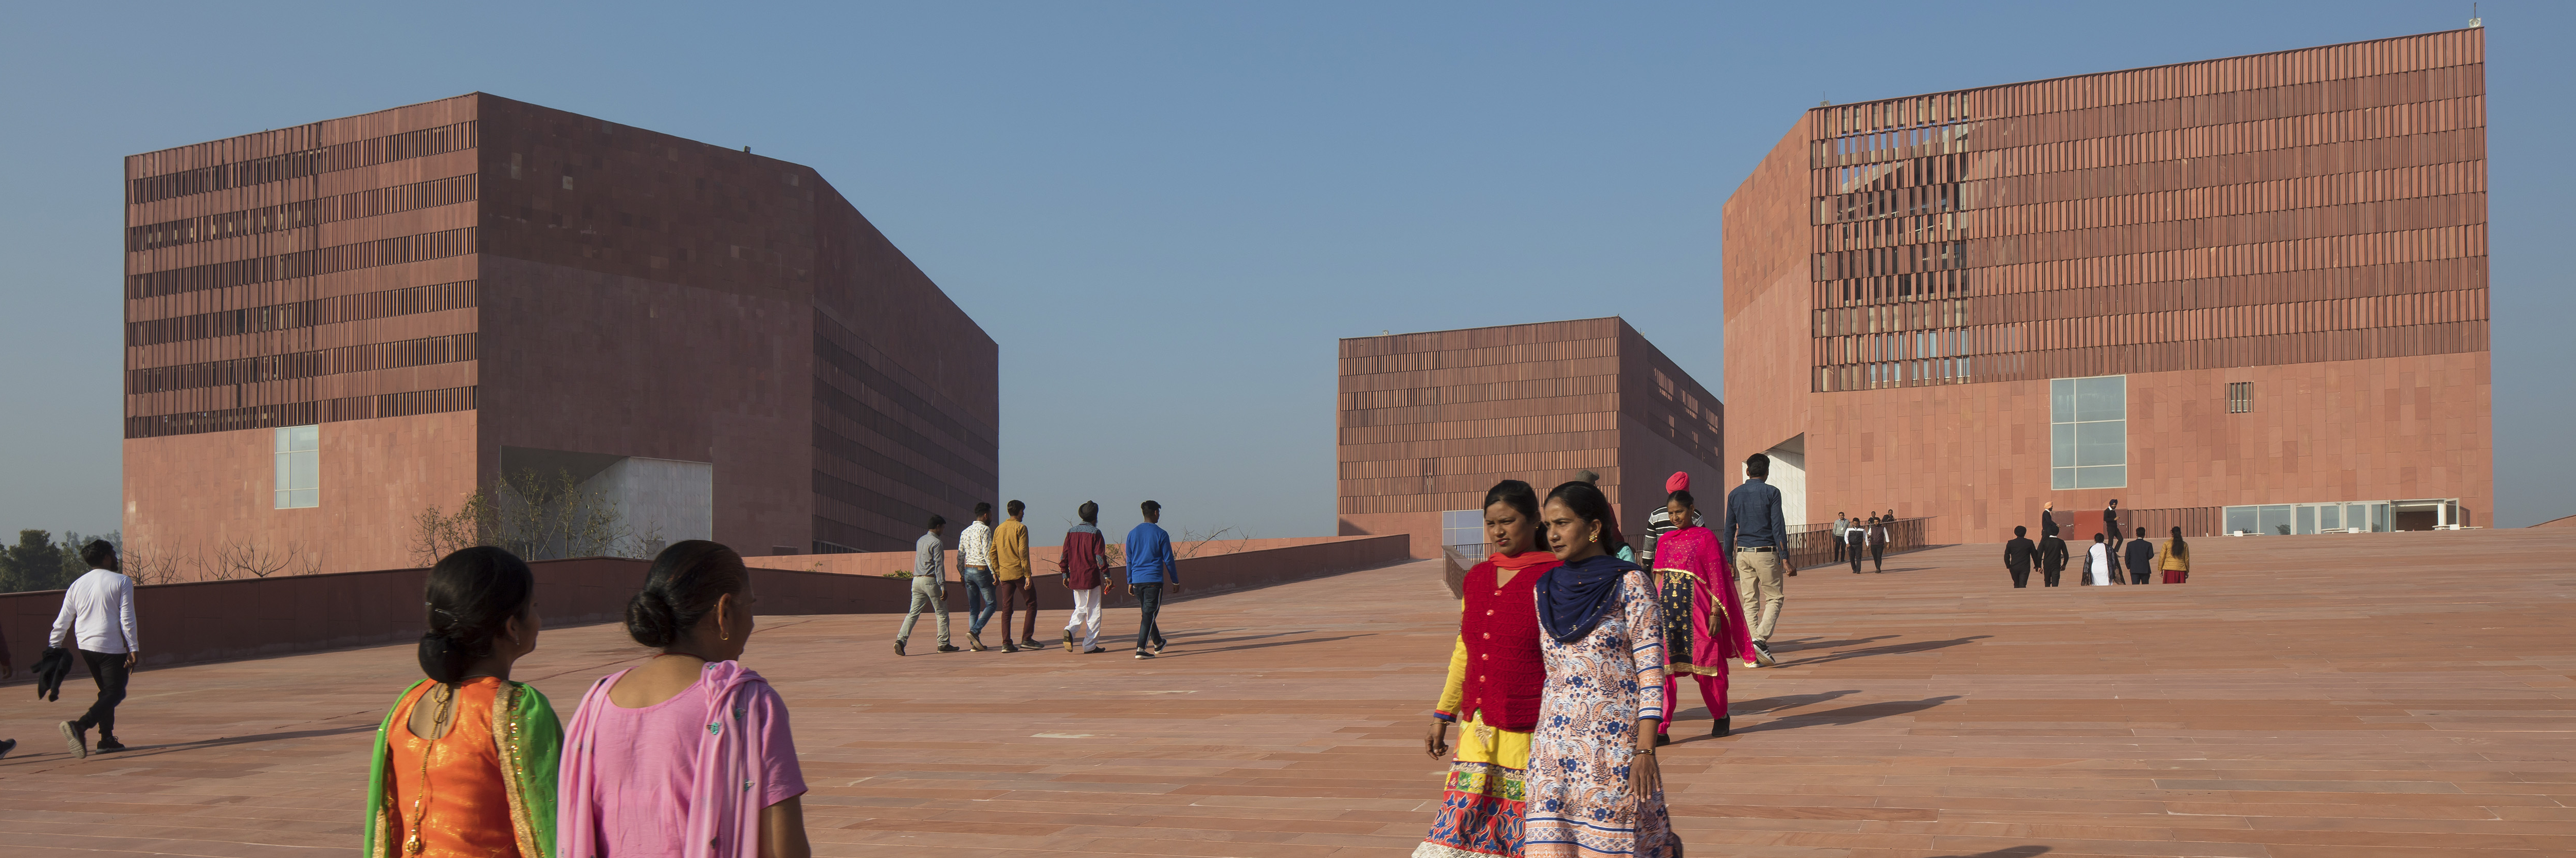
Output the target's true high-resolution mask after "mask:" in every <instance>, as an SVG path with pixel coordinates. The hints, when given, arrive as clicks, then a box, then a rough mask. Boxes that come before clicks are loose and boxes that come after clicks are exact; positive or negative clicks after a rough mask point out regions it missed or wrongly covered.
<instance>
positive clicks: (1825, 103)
mask: <svg viewBox="0 0 2576 858" xmlns="http://www.w3.org/2000/svg"><path fill="white" fill-rule="evenodd" d="M1816 96H1817V100H1816V106H1817V107H1832V106H1834V100H1833V98H1832V97H1831V96H1828V95H1826V94H1824V93H1821V92H1819V93H1816Z"/></svg>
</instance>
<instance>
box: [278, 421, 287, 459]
mask: <svg viewBox="0 0 2576 858" xmlns="http://www.w3.org/2000/svg"><path fill="white" fill-rule="evenodd" d="M286 433H287V427H284V426H280V427H278V428H277V452H280V453H283V452H286V451H287V446H286Z"/></svg>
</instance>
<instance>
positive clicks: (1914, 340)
mask: <svg viewBox="0 0 2576 858" xmlns="http://www.w3.org/2000/svg"><path fill="white" fill-rule="evenodd" d="M2484 45H2485V42H2484V35H2483V31H2481V30H2476V29H2471V30H2462V31H2454V32H2443V33H2431V34H2426V35H2420V36H2408V37H2403V38H2395V39H2383V40H2378V41H2371V42H2358V43H2353V44H2345V45H2332V46H2327V47H2320V48H2308V49H2302V50H2294V51H2284V52H2280V53H2273V54H2262V55H2257V56H2247V57H2234V58H2229V59H2220V60H2209V61H2205V62H2194V63H2185V64H2181V65H2174V66H2164V67H2159V68H2148V69H2137V70H2131V71H2119V72H2106V73H2102V74H2092V75H2083V76H2078V77H2069V78H2060V79H2056V80H2044V81H2036V82H2031V83H2017V84H2008V85H2003V86H1994V87H1987V88H1982V89H1970V90H1961V91H1956V92H1943V93H1934V94H1931V95H1920V96H1910V97H1904V98H1891V99H1885V100H1880V101H1870V102H1863V103H1858V104H1844V105H1832V106H1825V107H1818V108H1816V109H1813V110H1809V111H1807V112H1806V114H1805V115H1804V116H1802V117H1800V118H1799V120H1798V122H1797V123H1796V124H1795V125H1794V126H1793V127H1792V128H1791V129H1790V131H1789V133H1788V135H1787V136H1786V137H1785V138H1783V139H1782V140H1781V141H1780V143H1779V145H1778V146H1777V147H1776V148H1774V149H1773V150H1772V152H1771V154H1770V156H1769V157H1768V158H1767V159H1765V160H1764V161H1763V162H1762V164H1761V165H1760V166H1759V167H1757V168H1756V169H1755V170H1754V172H1753V174H1752V176H1751V177H1750V178H1748V179H1747V180H1746V181H1745V182H1744V184H1743V185H1742V187H1740V188H1739V189H1738V190H1737V191H1736V193H1735V195H1734V196H1733V197H1732V198H1731V199H1729V200H1728V201H1727V205H1726V210H1725V231H1726V270H1725V278H1726V281H1725V298H1726V373H1727V379H1726V381H1727V385H1726V389H1727V393H1728V395H1729V396H1730V398H1731V399H1732V400H1733V401H1734V403H1735V404H1736V406H1737V407H1736V408H1735V410H1734V413H1733V414H1732V415H1731V416H1732V417H1733V418H1734V419H1733V425H1731V426H1730V427H1728V428H1729V433H1728V441H1729V450H1728V453H1727V456H1728V458H1730V459H1736V458H1741V457H1742V456H1744V455H1745V454H1747V453H1751V452H1755V451H1759V450H1763V449H1766V448H1779V447H1795V448H1798V449H1801V450H1803V451H1804V452H1805V454H1806V458H1805V462H1804V465H1805V468H1806V471H1807V475H1806V480H1807V483H1806V485H1807V494H1808V497H1807V498H1806V508H1807V509H1808V510H1809V511H1810V516H1809V517H1810V518H1815V517H1819V516H1827V517H1829V516H1831V515H1832V514H1833V513H1834V512H1835V511H1848V512H1850V513H1853V514H1855V515H1860V514H1865V513H1866V512H1867V511H1870V510H1883V509H1887V508H1890V507H1894V508H1896V509H1897V511H1898V513H1899V514H1901V515H1907V516H1916V515H1928V516H1936V518H1935V519H1934V520H1933V521H1932V522H1931V527H1932V534H1931V535H1932V538H1934V539H1937V540H1944V541H1994V540H2000V539H2004V538H2008V537H2009V536H2010V533H2009V531H2010V529H2011V527H2012V526H2013V525H2016V524H2027V525H2036V524H2037V519H2038V512H2037V511H2038V509H2039V507H2040V505H2041V504H2042V503H2045V502H2050V501H2054V502H2055V503H2056V505H2057V507H2058V509H2059V510H2061V511H2067V512H2073V511H2078V510H2082V511H2098V510H2100V509H2101V508H2102V507H2103V506H2104V505H2105V503H2106V502H2108V501H2110V500H2112V499H2117V500H2118V501H2119V502H2120V505H2121V506H2122V507H2124V508H2128V509H2131V510H2153V511H2155V512H2154V514H2153V515H2150V516H2146V517H2147V518H2151V519H2153V520H2154V521H2155V522H2157V523H2159V524H2161V523H2165V522H2172V523H2175V524H2185V523H2188V525H2189V528H2188V531H2187V532H2191V533H2203V532H2234V531H2240V530H2242V531H2248V532H2261V533H2278V532H2316V531H2322V530H2327V529H2335V528H2344V527H2356V526H2357V527H2362V528H2364V529H2388V528H2389V527H2390V526H2392V525H2395V526H2399V527H2407V526H2424V525H2430V524H2436V523H2450V522H2457V521H2459V520H2461V519H2462V518H2464V517H2465V518H2467V519H2468V520H2470V521H2472V522H2475V521H2478V520H2481V519H2483V518H2484V517H2485V516H2487V515H2489V514H2490V513H2491V510H2490V506H2491V504H2492V503H2493V500H2492V498H2493V489H2492V480H2493V454H2492V451H2491V444H2492V441H2491V434H2490V418H2489V386H2488V377H2489V375H2488V353H2487V258H2486V257H2487V251H2486V220H2487V216H2486V213H2487V207H2486V136H2485V135H2486V102H2485V98H2484V92H2485V68H2486V67H2485V61H2484V56H2485V50H2484ZM2137 518H2138V517H2135V516H2133V517H2132V518H2131V521H2132V522H2135V521H2136V520H2137ZM2097 520H2098V519H2097ZM2034 529H2035V528H2034ZM2079 530H2080V531H2081V532H2079V533H2077V534H2075V537H2076V538H2078V539H2088V538H2089V537H2090V535H2091V532H2092V531H2091V529H2084V528H2079ZM2157 531H2158V533H2157V535H2159V536H2161V535H2162V531H2163V527H2158V528H2157Z"/></svg>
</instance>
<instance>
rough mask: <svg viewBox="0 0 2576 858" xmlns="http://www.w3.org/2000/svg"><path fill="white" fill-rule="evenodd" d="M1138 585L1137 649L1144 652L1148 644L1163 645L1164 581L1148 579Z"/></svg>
mask: <svg viewBox="0 0 2576 858" xmlns="http://www.w3.org/2000/svg"><path fill="white" fill-rule="evenodd" d="M1135 586H1136V607H1137V609H1138V610H1137V617H1136V651H1137V652H1144V651H1145V646H1146V645H1147V644H1152V645H1154V646H1162V645H1163V625H1162V623H1161V622H1160V620H1161V619H1162V613H1163V582H1161V581H1148V582H1145V583H1143V584H1137V585H1135Z"/></svg>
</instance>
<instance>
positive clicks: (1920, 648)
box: [1780, 635, 1994, 667]
mask: <svg viewBox="0 0 2576 858" xmlns="http://www.w3.org/2000/svg"><path fill="white" fill-rule="evenodd" d="M1990 637H1994V636H1993V635H1969V636H1967V637H1964V638H1951V639H1949V640H1945V641H1915V642H1913V643H1900V644H1888V645H1886V646H1877V647H1870V648H1868V649H1856V650H1849V651H1845V652H1838V653H1834V654H1832V655H1820V656H1817V657H1815V658H1802V659H1798V660H1795V661H1791V660H1788V659H1781V660H1780V666H1781V667H1807V666H1810V665H1818V664H1825V663H1828V662H1836V661H1845V660H1849V659H1855V658H1868V657H1870V656H1874V655H1905V654H1908V653H1917V652H1930V651H1932V650H1936V649H1948V648H1950V647H1954V646H1960V645H1963V644H1969V643H1975V642H1977V641H1981V640H1985V639H1987V638H1990Z"/></svg>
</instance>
